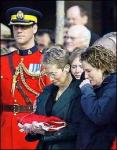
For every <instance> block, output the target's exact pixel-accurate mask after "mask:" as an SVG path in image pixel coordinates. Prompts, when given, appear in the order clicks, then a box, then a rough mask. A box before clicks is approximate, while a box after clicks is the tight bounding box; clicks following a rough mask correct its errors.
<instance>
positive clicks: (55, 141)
mask: <svg viewBox="0 0 117 150" xmlns="http://www.w3.org/2000/svg"><path fill="white" fill-rule="evenodd" d="M57 91H58V87H57V86H55V85H53V84H52V85H50V86H48V87H46V88H45V89H44V92H43V93H42V94H41V95H40V96H39V97H38V100H37V109H36V114H40V115H46V116H51V115H52V116H57V117H60V118H61V119H63V120H64V121H66V123H67V127H65V128H63V129H60V130H59V131H57V132H46V133H45V135H44V136H43V135H39V134H38V135H28V136H27V137H26V139H27V140H28V141H31V140H33V139H36V138H37V139H39V140H40V141H41V143H39V145H38V146H37V149H43V150H48V149H49V150H55V149H58V150H59V149H61V150H67V149H69V150H71V149H73V148H74V149H75V143H76V137H77V131H78V126H79V122H80V117H79V116H78V114H79V110H80V109H78V103H79V102H80V96H81V92H80V89H79V83H78V81H77V80H73V81H72V82H71V84H70V85H69V87H68V88H67V89H66V91H65V92H64V93H63V94H62V95H61V96H60V98H59V100H58V101H56V102H55V101H54V100H55V96H56V93H57Z"/></svg>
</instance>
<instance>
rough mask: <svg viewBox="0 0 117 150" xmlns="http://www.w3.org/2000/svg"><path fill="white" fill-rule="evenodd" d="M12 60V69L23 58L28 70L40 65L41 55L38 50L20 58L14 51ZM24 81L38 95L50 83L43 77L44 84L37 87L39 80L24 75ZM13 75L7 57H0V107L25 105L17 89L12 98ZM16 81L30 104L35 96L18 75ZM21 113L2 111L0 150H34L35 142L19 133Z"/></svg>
mask: <svg viewBox="0 0 117 150" xmlns="http://www.w3.org/2000/svg"><path fill="white" fill-rule="evenodd" d="M12 56H13V57H12V60H13V65H14V68H16V67H17V66H18V64H19V63H20V62H21V59H22V58H23V63H24V65H25V66H26V68H27V69H28V68H29V66H30V65H31V64H40V63H41V61H42V54H41V52H40V51H39V50H37V51H35V52H34V53H32V54H29V55H24V56H21V55H19V54H18V53H17V52H16V51H15V52H13V53H12ZM24 76H25V81H26V83H27V84H28V85H29V87H31V88H32V89H33V90H35V91H37V92H38V93H40V92H41V91H42V89H43V87H44V84H45V85H48V84H49V83H50V80H49V79H48V77H47V76H43V77H42V78H43V82H44V84H42V82H41V83H40V84H41V88H42V89H40V86H39V78H36V77H31V76H30V75H27V74H26V73H24ZM12 79H13V75H12V73H11V70H10V65H9V61H8V55H6V56H2V57H1V103H2V105H14V104H19V105H27V104H26V102H25V100H24V98H23V97H22V95H21V93H20V92H19V90H18V89H17V88H15V92H14V96H13V95H12V93H11V87H12ZM18 80H19V82H20V84H21V87H22V89H23V91H24V92H25V93H26V95H28V97H30V99H31V100H32V102H34V101H35V99H36V95H35V94H33V93H31V92H30V91H28V90H27V89H26V87H25V86H24V85H23V84H22V82H21V78H20V75H19V76H18ZM20 114H21V113H17V114H16V115H14V112H9V111H4V110H3V111H2V113H1V149H35V147H36V142H31V143H30V142H27V141H26V140H25V133H21V132H19V128H18V126H17V117H18V115H20Z"/></svg>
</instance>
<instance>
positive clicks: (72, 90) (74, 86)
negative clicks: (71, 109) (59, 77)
mask: <svg viewBox="0 0 117 150" xmlns="http://www.w3.org/2000/svg"><path fill="white" fill-rule="evenodd" d="M75 81H76V80H74V81H72V82H71V84H70V85H69V87H68V88H67V89H66V91H65V92H64V93H63V94H62V95H61V96H60V98H59V100H58V101H57V102H56V103H55V104H54V106H53V110H52V114H57V115H58V113H61V111H62V110H64V108H65V106H66V105H69V104H70V103H71V101H72V100H73V98H74V97H76V96H77V95H78V93H77V92H76V90H78V83H77V82H75Z"/></svg>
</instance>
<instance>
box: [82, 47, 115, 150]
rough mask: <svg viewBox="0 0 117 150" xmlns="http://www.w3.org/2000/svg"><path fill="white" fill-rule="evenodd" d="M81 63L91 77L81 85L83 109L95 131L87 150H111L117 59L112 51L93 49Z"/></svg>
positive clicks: (83, 54) (88, 50)
mask: <svg viewBox="0 0 117 150" xmlns="http://www.w3.org/2000/svg"><path fill="white" fill-rule="evenodd" d="M81 62H82V66H83V69H84V71H85V74H86V75H87V77H88V79H86V80H84V81H83V82H82V83H81V84H80V89H81V93H82V97H81V105H82V108H83V111H84V112H85V114H86V115H87V116H88V118H89V119H90V120H91V121H92V122H93V123H94V126H93V128H94V129H95V132H93V135H92V137H89V139H90V140H89V143H88V146H87V148H86V149H93V150H94V149H103V150H107V149H108V150H109V149H110V148H111V145H112V142H113V140H114V138H115V136H116V125H117V124H116V57H115V55H114V54H113V52H112V51H111V50H107V49H105V48H104V47H102V46H93V47H90V48H88V49H87V50H86V51H85V52H83V53H82V54H81ZM89 128H91V127H89ZM87 130H88V129H87Z"/></svg>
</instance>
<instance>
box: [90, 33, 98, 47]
mask: <svg viewBox="0 0 117 150" xmlns="http://www.w3.org/2000/svg"><path fill="white" fill-rule="evenodd" d="M90 32H91V40H90V44H89V46H92V45H93V43H94V42H95V41H96V40H98V39H99V38H100V37H99V35H98V34H96V33H95V32H92V31H90Z"/></svg>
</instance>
